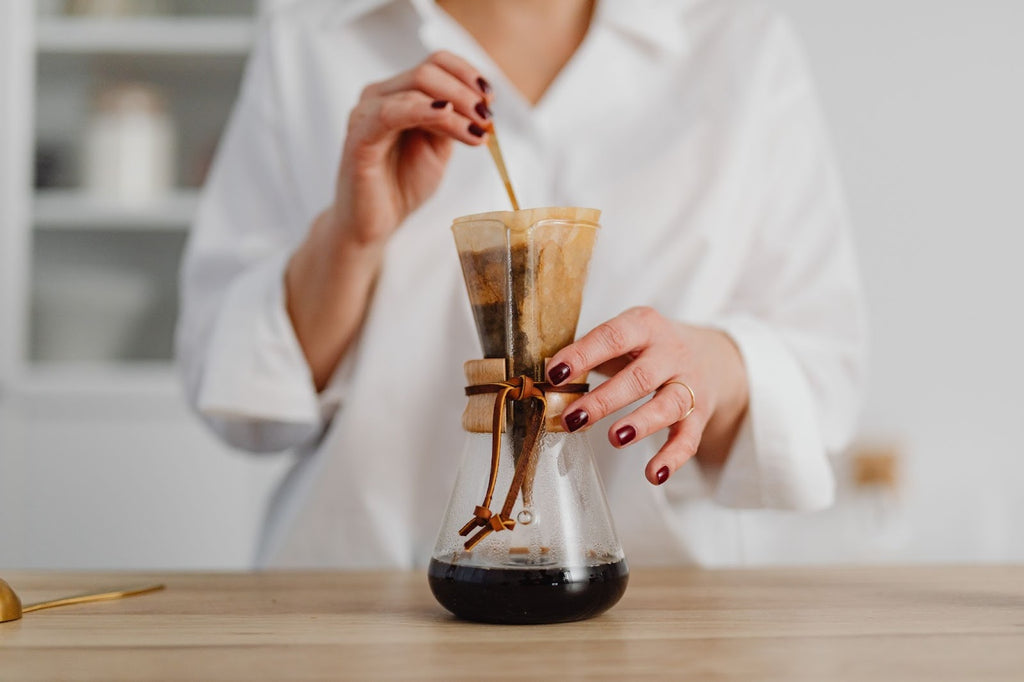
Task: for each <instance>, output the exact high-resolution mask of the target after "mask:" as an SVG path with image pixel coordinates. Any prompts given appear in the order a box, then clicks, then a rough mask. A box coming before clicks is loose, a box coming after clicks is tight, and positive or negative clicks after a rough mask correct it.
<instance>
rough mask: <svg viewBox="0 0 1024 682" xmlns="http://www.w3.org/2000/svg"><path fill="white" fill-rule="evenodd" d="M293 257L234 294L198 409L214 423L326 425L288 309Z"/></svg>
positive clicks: (214, 342) (247, 280) (260, 269)
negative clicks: (286, 277)
mask: <svg viewBox="0 0 1024 682" xmlns="http://www.w3.org/2000/svg"><path fill="white" fill-rule="evenodd" d="M290 256H291V254H290V253H282V254H277V255H274V256H272V257H270V258H267V259H266V260H265V261H262V262H260V263H259V264H257V265H256V266H255V267H252V268H250V269H248V270H246V271H245V272H243V273H242V274H241V275H239V276H238V277H237V278H236V279H235V281H234V282H232V284H231V286H230V287H229V288H228V291H227V294H226V295H225V297H224V301H223V304H222V305H221V308H220V313H219V315H218V317H217V320H216V322H215V324H214V328H213V332H212V334H211V336H210V343H209V346H208V348H207V353H206V357H205V362H204V367H203V378H202V383H201V384H200V387H199V394H198V400H197V405H198V409H199V411H200V412H201V413H203V414H204V415H206V416H208V417H214V418H220V419H227V420H261V421H263V420H265V421H274V422H291V423H302V424H319V423H322V422H323V420H324V416H323V415H324V413H325V411H326V410H325V408H324V406H323V405H322V404H321V403H322V400H321V397H320V396H318V395H317V391H316V386H315V385H314V383H313V377H312V373H311V372H310V369H309V365H308V364H307V362H306V358H305V355H303V352H302V347H301V346H300V345H299V341H298V338H296V336H295V331H294V329H293V328H292V324H291V320H290V319H289V317H288V312H287V310H286V307H285V295H284V271H285V268H286V267H287V264H288V259H289V258H290Z"/></svg>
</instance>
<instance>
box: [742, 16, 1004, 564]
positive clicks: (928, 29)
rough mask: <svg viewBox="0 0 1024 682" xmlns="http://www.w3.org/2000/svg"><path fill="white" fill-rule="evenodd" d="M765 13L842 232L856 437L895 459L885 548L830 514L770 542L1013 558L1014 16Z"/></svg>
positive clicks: (757, 552)
mask: <svg viewBox="0 0 1024 682" xmlns="http://www.w3.org/2000/svg"><path fill="white" fill-rule="evenodd" d="M773 4H775V5H777V6H778V7H780V8H782V9H783V10H784V11H785V12H786V13H787V14H788V15H789V16H790V18H791V19H792V20H793V22H794V24H795V25H796V27H797V29H798V31H799V33H800V34H801V36H802V37H803V39H804V42H805V45H806V47H807V51H808V54H809V56H810V59H811V63H812V66H813V69H814V71H815V74H816V76H817V80H818V83H819V90H820V93H821V95H822V100H823V104H824V108H825V110H826V114H827V117H828V119H829V122H830V124H831V127H832V130H833V133H834V138H835V143H836V146H837V149H838V153H839V158H840V162H841V164H842V167H843V171H844V175H845V177H846V180H847V188H848V193H849V198H850V204H851V208H852V212H853V216H854V219H855V222H856V230H857V241H858V243H859V246H860V254H861V261H862V264H863V270H864V273H865V278H866V285H867V290H868V297H869V305H870V310H871V324H872V327H873V329H872V334H873V349H872V364H871V373H870V392H869V395H868V404H867V408H866V412H865V416H864V421H863V429H862V431H863V434H864V435H863V439H864V440H866V441H895V442H898V443H900V444H902V452H903V455H904V457H905V471H904V476H903V480H904V485H905V487H904V490H903V500H902V504H903V513H902V516H901V517H900V518H899V519H898V520H896V519H894V520H893V523H894V525H895V526H896V527H897V529H896V530H893V533H895V535H896V537H891V538H889V539H888V540H886V541H884V542H883V541H881V540H880V539H879V540H878V542H877V543H876V542H874V541H873V540H872V539H871V538H870V537H868V536H867V535H865V533H864V532H863V530H864V525H865V524H864V522H863V519H861V520H860V521H856V520H850V519H849V518H847V519H846V521H845V522H839V521H838V518H839V517H841V516H842V514H839V513H837V512H833V513H831V514H830V515H825V517H826V518H828V519H829V521H828V524H827V525H828V529H829V530H830V531H831V533H829V532H827V531H826V529H825V526H826V524H824V523H822V522H819V521H814V520H811V521H793V520H789V519H787V520H781V521H780V528H783V527H784V528H785V529H786V530H785V531H784V532H783V531H781V530H780V532H779V534H780V535H786V534H787V533H788V534H794V533H797V532H799V531H811V532H813V533H815V534H816V535H817V536H820V539H821V541H822V542H823V543H824V544H825V546H826V547H829V549H828V550H825V551H819V552H811V554H813V556H812V557H809V558H812V559H823V558H825V555H826V554H827V555H830V556H831V557H832V558H838V559H844V558H847V559H848V558H854V559H858V560H859V559H871V558H878V559H887V560H897V561H901V560H936V561H956V560H975V559H982V560H1010V559H1013V560H1017V561H1021V560H1024V524H1022V523H1021V520H1022V519H1024V494H1022V493H1024V490H1022V489H1024V360H1022V359H1021V353H1022V351H1024V267H1022V266H1021V254H1022V253H1024V132H1022V126H1024V72H1022V68H1024V39H1022V37H1024V3H1022V2H1020V1H1019V0H978V1H976V2H963V1H960V0H898V1H893V0H857V1H853V0H846V1H845V2H837V1H827V0H773ZM894 514H895V513H894ZM895 515H896V516H899V514H895ZM837 537H838V538H842V540H843V541H844V542H845V545H844V546H842V547H832V545H836V544H837V540H836V538H837ZM775 539H778V538H775ZM876 539H877V538H876ZM791 541H792V540H791ZM753 542H754V543H755V544H759V545H763V546H759V548H758V549H754V548H751V549H750V552H749V553H748V555H749V557H750V558H754V559H762V560H764V561H773V560H776V559H778V560H783V561H784V560H785V558H784V557H774V556H770V555H771V554H773V553H772V552H771V551H770V545H771V542H770V540H769V541H764V542H763V543H758V541H756V540H753ZM797 544H799V543H797ZM840 544H842V543H840ZM776 546H777V545H776ZM791 556H792V555H791Z"/></svg>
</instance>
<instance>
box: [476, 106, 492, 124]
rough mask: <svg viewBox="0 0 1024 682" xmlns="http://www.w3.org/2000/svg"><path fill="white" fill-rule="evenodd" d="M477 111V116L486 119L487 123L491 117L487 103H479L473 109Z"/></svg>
mask: <svg viewBox="0 0 1024 682" xmlns="http://www.w3.org/2000/svg"><path fill="white" fill-rule="evenodd" d="M473 109H474V110H476V113H477V116H479V117H480V118H482V119H484V120H485V121H486V120H487V119H489V118H490V117H491V110H490V109H488V108H487V104H486V103H485V102H477V105H476V106H475V107H473Z"/></svg>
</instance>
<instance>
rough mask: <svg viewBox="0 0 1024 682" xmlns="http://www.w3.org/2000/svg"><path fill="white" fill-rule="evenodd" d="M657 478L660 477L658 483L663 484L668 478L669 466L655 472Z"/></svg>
mask: <svg viewBox="0 0 1024 682" xmlns="http://www.w3.org/2000/svg"><path fill="white" fill-rule="evenodd" d="M655 478H657V479H658V485H661V484H662V483H664V482H665V481H667V480H668V467H661V468H660V469H658V473H657V474H655Z"/></svg>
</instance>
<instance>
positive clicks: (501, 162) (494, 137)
mask: <svg viewBox="0 0 1024 682" xmlns="http://www.w3.org/2000/svg"><path fill="white" fill-rule="evenodd" d="M487 149H489V150H490V152H491V158H492V159H494V165H495V166H497V167H498V173H499V174H500V175H501V181H502V182H503V183H505V191H506V192H508V200H509V201H511V202H512V210H513V211H518V210H519V202H518V201H516V193H515V191H513V189H512V181H511V180H509V179H508V169H507V168H505V157H504V156H502V154H501V147H500V146H498V134H497V132H495V130H494V125H493V124H491V134H490V135H488V136H487Z"/></svg>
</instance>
